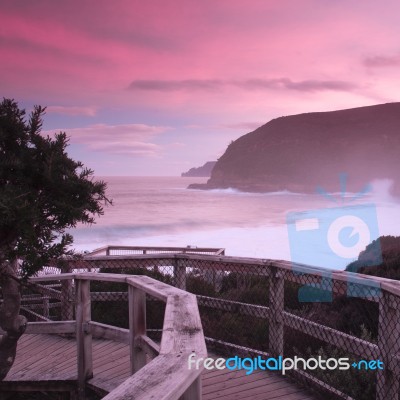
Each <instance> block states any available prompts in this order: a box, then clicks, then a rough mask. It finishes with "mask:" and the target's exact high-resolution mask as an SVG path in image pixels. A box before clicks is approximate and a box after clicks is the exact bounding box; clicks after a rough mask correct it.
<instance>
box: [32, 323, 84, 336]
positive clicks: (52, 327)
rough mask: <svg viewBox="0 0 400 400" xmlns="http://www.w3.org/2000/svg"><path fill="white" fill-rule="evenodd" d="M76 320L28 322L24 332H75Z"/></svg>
mask: <svg viewBox="0 0 400 400" xmlns="http://www.w3.org/2000/svg"><path fill="white" fill-rule="evenodd" d="M75 332H76V321H49V322H28V325H27V327H26V331H25V334H35V335H36V334H38V333H49V334H61V333H75Z"/></svg>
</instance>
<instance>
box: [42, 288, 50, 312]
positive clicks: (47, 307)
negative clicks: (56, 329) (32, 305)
mask: <svg viewBox="0 0 400 400" xmlns="http://www.w3.org/2000/svg"><path fill="white" fill-rule="evenodd" d="M42 300H43V316H44V317H45V318H49V316H50V304H49V296H46V295H44V294H43V295H42Z"/></svg>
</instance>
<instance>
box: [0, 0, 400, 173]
mask: <svg viewBox="0 0 400 400" xmlns="http://www.w3.org/2000/svg"><path fill="white" fill-rule="evenodd" d="M0 15H1V25H0V47H1V62H0V73H1V81H0V88H1V91H0V95H1V96H3V97H12V98H15V99H16V100H17V101H18V102H19V103H20V104H21V105H22V106H24V107H26V108H27V109H30V108H31V107H32V105H33V104H41V105H46V106H48V109H47V116H46V120H45V129H46V130H48V131H49V132H54V131H58V130H64V131H66V132H67V134H68V135H69V136H70V137H71V147H70V154H71V155H72V156H73V157H75V158H78V159H80V160H81V161H83V162H84V163H85V164H87V165H88V166H89V167H91V168H93V169H94V170H95V171H96V173H97V174H98V175H178V174H180V173H181V172H182V171H185V170H187V169H189V168H190V167H192V166H198V165H201V164H203V163H204V162H206V161H211V160H216V159H217V157H219V156H220V155H221V154H222V153H223V151H224V150H225V148H226V146H227V145H228V144H229V142H230V141H231V140H234V139H236V138H238V137H239V136H241V135H243V134H245V133H247V132H249V131H251V130H253V129H255V128H256V127H257V126H259V125H262V124H264V123H266V122H268V121H269V120H270V119H272V118H275V117H279V116H282V115H289V114H296V113H301V112H309V111H323V110H334V109H340V108H350V107H357V106H363V105H370V104H377V103H385V102H392V101H398V96H397V93H398V92H400V80H399V78H400V69H399V67H400V45H399V43H398V37H399V33H400V28H399V24H398V15H400V3H399V2H398V1H397V0H388V1H385V2H384V3H378V2H376V1H372V0H366V1H363V2H360V1H359V0H337V1H327V0H286V1H285V0H284V1H279V2H278V1H272V0H248V1H245V0H241V1H239V0H201V1H199V0H196V1H193V0H179V1H177V0H169V1H165V0H150V1H145V0H140V1H138V0H117V1H114V2H110V1H104V0H100V1H99V0H85V1H76V0H69V1H65V2H59V1H54V0H38V1H30V0H20V1H15V0H2V1H1V3H0Z"/></svg>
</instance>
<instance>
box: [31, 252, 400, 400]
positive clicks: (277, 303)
mask: <svg viewBox="0 0 400 400" xmlns="http://www.w3.org/2000/svg"><path fill="white" fill-rule="evenodd" d="M138 266H140V267H142V268H144V269H147V270H149V269H150V270H154V271H162V268H164V270H166V271H167V274H168V276H169V277H171V278H172V279H173V280H174V282H175V286H177V287H178V288H180V289H183V290H185V289H186V285H187V277H188V276H189V275H190V274H191V273H192V272H193V270H194V269H196V270H200V271H202V273H203V274H204V276H207V277H208V276H209V274H210V273H211V278H212V274H216V273H217V272H218V271H219V272H221V273H223V274H227V273H229V272H235V273H236V274H237V278H238V285H239V283H240V282H239V280H240V281H241V282H242V283H240V284H243V285H245V284H246V282H245V281H246V279H247V278H248V277H251V276H257V277H260V276H261V277H263V278H265V279H267V280H268V281H269V291H268V294H267V293H266V295H268V296H269V300H268V306H264V305H257V304H249V303H244V302H238V301H232V300H229V299H223V298H218V297H207V296H200V295H199V296H197V300H198V303H199V305H202V306H205V307H207V308H210V309H220V310H225V311H228V312H234V313H238V314H240V315H248V316H254V317H257V318H264V319H266V320H267V321H268V326H269V329H268V334H269V349H268V353H263V355H265V356H267V355H273V356H278V355H283V353H284V345H285V342H284V335H283V332H284V330H285V328H290V329H294V330H296V331H298V332H301V333H304V334H307V335H309V336H310V337H311V338H315V339H317V340H319V341H322V342H325V343H327V344H330V345H333V346H335V347H336V348H337V349H339V350H340V351H343V352H345V353H347V354H352V355H355V356H359V357H360V358H364V359H377V358H379V359H380V360H381V361H382V362H383V363H384V365H385V369H384V370H380V371H377V390H376V399H378V400H394V399H396V400H397V398H398V394H399V392H400V383H399V377H400V282H399V281H395V280H390V279H385V278H379V277H374V276H367V275H361V274H356V273H351V272H345V271H332V270H326V269H323V268H317V267H310V266H305V265H298V264H294V263H290V262H286V261H277V260H261V259H251V258H241V257H226V256H220V255H218V256H217V255H203V254H162V255H160V254H159V255H151V254H141V255H123V256H116V255H109V256H106V255H104V256H93V255H91V256H87V257H85V259H84V260H83V261H76V262H75V261H71V263H70V266H69V267H70V268H71V269H74V268H80V269H82V268H87V269H90V268H97V269H99V268H107V269H114V268H115V269H116V270H118V271H119V272H121V270H123V269H124V268H132V267H135V268H137V267H138ZM71 276H75V275H73V274H72V275H71ZM76 276H77V277H78V276H81V278H77V279H89V278H82V277H85V276H90V277H91V279H96V278H95V277H96V276H98V275H97V274H95V273H92V274H89V275H87V274H83V275H81V274H78V275H76ZM113 276H114V275H113ZM46 278H47V277H46ZM55 278H56V279H59V275H57V276H56V277H53V278H51V277H50V278H48V280H49V281H51V280H52V279H53V280H54V279H55ZM64 279H66V278H64ZM113 279H122V280H125V281H128V280H129V279H130V278H128V277H127V276H126V275H125V276H124V275H119V274H118V275H117V274H116V275H115V277H114V278H113ZM133 279H135V280H136V281H137V282H139V281H140V282H141V280H145V279H149V278H145V277H140V278H139V277H135V278H133ZM38 280H39V281H40V279H38ZM138 280H139V281H138ZM288 282H291V283H297V284H300V285H309V286H315V287H319V288H320V289H323V290H326V291H331V292H332V293H333V296H344V295H347V294H348V293H351V294H352V295H356V296H357V295H359V296H360V297H362V298H364V299H365V300H366V301H368V302H373V303H375V304H376V303H377V304H378V305H379V322H378V324H379V326H378V340H377V342H376V343H375V342H371V341H368V340H364V339H361V338H358V337H356V336H353V335H352V334H349V333H345V332H342V331H339V330H337V329H334V328H331V327H328V326H325V325H323V324H321V323H317V322H315V321H312V320H310V319H307V318H304V317H303V316H299V315H295V314H294V313H292V312H290V310H285V306H284V304H285V283H288ZM40 290H42V291H43V292H42V293H44V294H47V295H49V296H52V295H51V293H53V292H51V291H50V292H49V291H48V290H47V289H43V288H42V289H40ZM169 290H170V289H169ZM175 290H177V289H175ZM180 292H181V291H180ZM58 293H60V292H58ZM181 293H182V292H181ZM109 295H110V296H122V295H123V294H121V293H113V294H109ZM61 300H62V296H61ZM98 300H100V299H98ZM89 325H91V326H92V329H97V330H100V329H102V330H103V331H109V329H108V328H104V327H100V326H97V327H96V328H93V326H95V325H93V323H90V324H89ZM109 334H110V335H112V334H115V333H109ZM164 334H165V333H164ZM206 340H207V341H208V342H209V343H213V342H219V343H221V341H219V340H215V338H206ZM224 344H225V345H228V346H231V348H232V349H233V350H234V349H237V350H240V349H241V346H240V345H237V344H232V343H224ZM250 350H252V351H254V352H256V353H257V350H256V349H250ZM259 353H261V352H259ZM293 374H294V375H295V376H298V377H299V378H301V380H302V381H304V380H305V381H307V382H308V383H309V384H310V385H311V386H314V387H316V388H320V389H323V390H324V391H325V392H326V391H329V393H331V394H332V395H335V396H336V397H338V398H349V397H348V396H346V395H345V394H344V393H342V392H340V391H339V390H337V388H334V387H330V386H329V385H328V384H326V383H324V382H322V381H320V380H319V379H317V378H316V377H315V376H313V375H311V374H308V373H305V372H303V371H293Z"/></svg>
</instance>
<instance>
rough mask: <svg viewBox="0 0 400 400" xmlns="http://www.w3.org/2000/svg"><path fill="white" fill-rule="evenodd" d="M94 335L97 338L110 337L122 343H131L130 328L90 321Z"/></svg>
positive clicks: (90, 327)
mask: <svg viewBox="0 0 400 400" xmlns="http://www.w3.org/2000/svg"><path fill="white" fill-rule="evenodd" d="M88 326H89V329H90V332H91V333H92V336H93V337H95V338H97V339H109V340H113V341H116V342H121V343H129V329H124V328H119V327H116V326H112V325H106V324H101V323H99V322H93V321H89V322H88Z"/></svg>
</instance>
